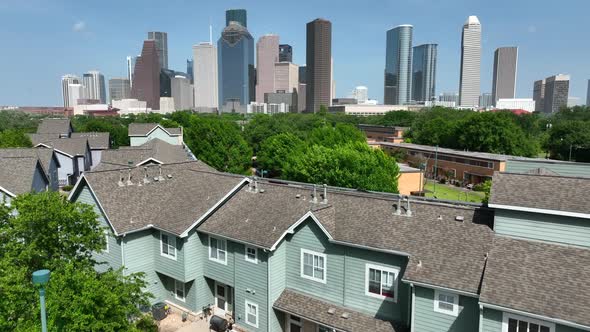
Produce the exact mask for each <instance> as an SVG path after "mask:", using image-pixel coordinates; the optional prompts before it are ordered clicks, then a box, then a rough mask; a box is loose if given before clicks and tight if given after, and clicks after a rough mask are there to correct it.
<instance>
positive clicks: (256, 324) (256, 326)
mask: <svg viewBox="0 0 590 332" xmlns="http://www.w3.org/2000/svg"><path fill="white" fill-rule="evenodd" d="M248 305H250V306H253V307H256V323H255V324H253V323H251V322H250V321H248ZM244 316H246V317H244V320H245V322H246V324H248V325H250V326H254V327H255V328H258V321H259V320H260V311H259V308H258V304H256V303H254V302H250V301H248V300H246V304H245V306H244Z"/></svg>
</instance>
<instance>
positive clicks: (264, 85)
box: [256, 35, 279, 103]
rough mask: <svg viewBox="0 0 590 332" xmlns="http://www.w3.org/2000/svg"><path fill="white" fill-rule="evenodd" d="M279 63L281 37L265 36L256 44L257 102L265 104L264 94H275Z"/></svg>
mask: <svg viewBox="0 0 590 332" xmlns="http://www.w3.org/2000/svg"><path fill="white" fill-rule="evenodd" d="M278 61H279V36H277V35H264V36H262V37H260V39H258V42H257V43H256V101H257V102H259V103H264V94H265V93H271V92H275V90H276V89H275V87H274V76H275V75H274V71H275V63H276V62H278Z"/></svg>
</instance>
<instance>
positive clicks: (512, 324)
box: [508, 318, 526, 332]
mask: <svg viewBox="0 0 590 332" xmlns="http://www.w3.org/2000/svg"><path fill="white" fill-rule="evenodd" d="M517 325H518V321H517V320H516V319H512V318H510V319H508V332H517V331H516V326H517ZM525 331H526V330H525Z"/></svg>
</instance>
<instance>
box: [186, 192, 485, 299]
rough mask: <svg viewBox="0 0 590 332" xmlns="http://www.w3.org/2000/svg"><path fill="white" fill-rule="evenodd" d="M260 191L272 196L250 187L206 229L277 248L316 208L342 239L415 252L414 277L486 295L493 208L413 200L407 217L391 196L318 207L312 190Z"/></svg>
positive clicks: (342, 197) (346, 198)
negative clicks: (485, 270) (483, 291)
mask: <svg viewBox="0 0 590 332" xmlns="http://www.w3.org/2000/svg"><path fill="white" fill-rule="evenodd" d="M259 188H261V189H264V193H260V192H259V193H252V192H248V189H247V188H246V187H244V188H242V189H241V190H240V192H238V193H236V195H234V197H232V199H231V200H229V201H228V202H227V203H226V204H224V205H223V206H221V207H220V208H219V209H218V211H217V212H216V213H215V214H213V215H212V216H211V217H210V218H208V219H207V220H206V221H205V222H204V223H203V224H202V225H201V226H199V228H198V229H199V230H200V231H203V232H206V233H212V234H217V235H221V236H225V237H228V238H232V239H236V240H238V241H242V242H246V243H251V244H254V245H257V246H260V247H262V248H267V249H269V248H271V247H272V245H273V244H274V243H275V242H276V241H278V240H279V238H280V236H281V235H282V234H283V233H284V232H285V231H286V230H287V229H289V227H291V226H292V225H293V224H295V222H297V221H298V220H299V219H300V218H301V217H303V216H304V215H305V213H306V212H308V211H310V210H311V211H312V212H314V215H315V216H316V217H317V218H318V219H319V221H320V223H321V224H322V226H323V227H324V228H325V229H326V230H327V231H328V232H329V233H330V235H331V236H332V237H333V239H334V240H336V241H340V242H345V243H350V244H353V245H361V246H367V247H371V248H374V249H377V250H385V251H396V252H404V253H407V254H409V255H411V259H410V262H409V264H408V267H407V269H406V272H405V277H404V278H405V279H407V280H410V281H415V282H422V283H428V284H433V285H439V286H444V287H448V288H453V289H457V290H462V291H465V292H471V293H474V294H475V293H477V292H478V289H479V284H480V277H481V274H482V271H483V267H484V261H485V255H486V253H487V252H488V251H489V248H490V246H491V241H492V236H493V231H492V230H491V229H490V228H489V227H488V226H487V224H491V220H492V214H491V213H490V212H489V211H484V210H482V209H475V208H474V207H470V206H457V205H450V204H441V203H432V202H426V201H418V200H413V201H412V202H411V209H412V212H413V214H412V215H413V216H412V217H406V216H396V215H394V213H393V212H394V208H393V204H396V205H397V198H395V197H394V196H392V195H387V194H373V193H367V194H365V193H356V192H348V191H335V190H333V189H330V190H329V191H328V204H311V203H310V202H309V199H310V192H311V189H310V187H293V186H287V185H284V184H271V183H266V182H263V183H259ZM320 192H321V190H318V193H320ZM297 195H300V198H296V196H297ZM320 200H321V198H320ZM403 206H406V203H403ZM402 210H403V209H402ZM456 216H463V218H464V221H463V222H460V221H456V220H455V217H456ZM439 217H440V218H442V220H439ZM228 220H231V221H232V222H231V223H228V222H227V221H228ZM418 263H420V264H418Z"/></svg>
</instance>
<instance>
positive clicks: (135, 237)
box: [123, 230, 166, 303]
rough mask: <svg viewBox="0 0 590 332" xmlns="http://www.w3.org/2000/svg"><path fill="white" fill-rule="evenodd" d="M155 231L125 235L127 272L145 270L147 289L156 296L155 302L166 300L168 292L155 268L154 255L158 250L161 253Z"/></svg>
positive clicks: (124, 251) (153, 301)
mask: <svg viewBox="0 0 590 332" xmlns="http://www.w3.org/2000/svg"><path fill="white" fill-rule="evenodd" d="M153 233H154V232H153V231H152V230H145V231H141V232H137V233H132V234H129V235H126V236H125V237H123V255H124V261H125V274H131V273H137V272H144V273H145V281H146V282H147V286H146V289H145V290H146V291H147V292H149V293H151V294H152V295H153V296H154V297H153V298H152V303H155V302H160V301H163V300H165V299H166V293H165V290H164V287H163V285H162V283H161V281H160V277H159V276H158V274H157V273H156V270H155V264H154V255H155V251H156V250H158V253H159V242H158V243H156V242H155V241H154V235H153Z"/></svg>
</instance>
